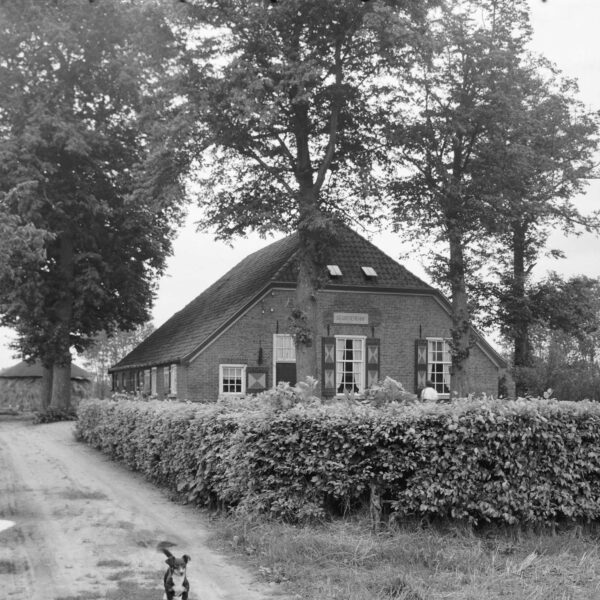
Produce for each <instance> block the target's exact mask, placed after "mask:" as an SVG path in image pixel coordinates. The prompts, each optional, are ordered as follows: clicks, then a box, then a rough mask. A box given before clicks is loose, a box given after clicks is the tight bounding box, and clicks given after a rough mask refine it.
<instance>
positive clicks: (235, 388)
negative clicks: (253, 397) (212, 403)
mask: <svg viewBox="0 0 600 600" xmlns="http://www.w3.org/2000/svg"><path fill="white" fill-rule="evenodd" d="M219 393H220V394H223V395H224V396H241V395H243V394H245V393H246V365H219Z"/></svg>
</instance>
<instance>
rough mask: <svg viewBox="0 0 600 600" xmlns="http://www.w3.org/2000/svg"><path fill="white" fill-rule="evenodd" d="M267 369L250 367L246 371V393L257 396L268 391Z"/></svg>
mask: <svg viewBox="0 0 600 600" xmlns="http://www.w3.org/2000/svg"><path fill="white" fill-rule="evenodd" d="M267 372H268V369H267V368H266V367H248V368H247V369H246V391H247V392H248V393H249V394H257V393H259V392H264V391H265V390H266V389H267Z"/></svg>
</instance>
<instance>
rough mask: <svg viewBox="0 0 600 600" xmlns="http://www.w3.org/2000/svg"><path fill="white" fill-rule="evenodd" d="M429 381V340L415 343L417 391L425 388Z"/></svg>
mask: <svg viewBox="0 0 600 600" xmlns="http://www.w3.org/2000/svg"><path fill="white" fill-rule="evenodd" d="M426 383H427V340H416V343H415V392H418V391H419V390H421V389H423V388H424V387H425V384H426Z"/></svg>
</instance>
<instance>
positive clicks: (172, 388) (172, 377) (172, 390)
mask: <svg viewBox="0 0 600 600" xmlns="http://www.w3.org/2000/svg"><path fill="white" fill-rule="evenodd" d="M169 369H170V374H169V395H170V396H177V365H171V366H170V367H169Z"/></svg>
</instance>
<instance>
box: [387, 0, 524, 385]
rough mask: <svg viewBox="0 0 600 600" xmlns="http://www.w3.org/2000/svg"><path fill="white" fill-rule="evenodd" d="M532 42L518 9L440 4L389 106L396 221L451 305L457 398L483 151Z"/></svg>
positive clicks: (480, 245) (480, 248)
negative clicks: (416, 241) (426, 259)
mask: <svg viewBox="0 0 600 600" xmlns="http://www.w3.org/2000/svg"><path fill="white" fill-rule="evenodd" d="M529 36H530V29H529V25H528V22H527V16H526V9H525V3H524V2H521V1H518V0H517V1H513V0H485V1H483V2H472V1H470V0H460V1H455V2H448V3H446V4H445V5H444V6H443V7H442V8H441V9H440V11H439V13H438V14H437V19H435V20H433V21H432V23H431V31H430V34H429V35H428V36H427V37H426V38H424V40H425V43H424V44H422V45H421V46H420V48H419V51H418V52H417V55H416V63H415V66H414V68H413V70H412V71H411V76H410V79H409V83H410V86H409V89H408V92H406V91H405V92H404V94H405V97H404V98H402V97H400V98H398V97H397V96H396V97H393V98H392V104H391V106H390V109H391V110H394V112H395V116H396V119H397V124H396V126H395V127H394V128H393V129H391V130H390V135H389V143H390V144H391V146H392V148H393V150H394V151H395V152H396V153H397V156H398V163H399V166H400V168H399V169H398V171H399V172H398V173H397V174H396V178H395V180H394V181H393V183H392V185H391V194H392V197H393V206H392V211H393V220H394V222H395V225H396V227H397V228H398V229H400V230H402V231H404V233H405V235H408V236H409V237H412V238H414V236H416V235H418V236H419V238H420V239H421V240H423V241H424V242H425V241H432V242H433V244H434V247H435V248H436V250H435V252H434V260H435V265H434V269H432V272H433V274H434V279H435V280H436V281H437V283H439V284H441V285H442V287H443V288H445V289H449V291H450V296H451V304H452V340H451V354H452V370H451V373H452V375H451V390H452V392H455V393H458V394H459V395H460V396H464V395H466V394H467V393H468V392H469V391H470V382H469V381H468V370H467V364H468V359H469V356H470V348H471V346H472V343H473V338H472V312H473V306H472V303H473V300H474V297H473V295H472V294H471V293H470V285H469V282H471V284H475V283H476V282H477V275H478V272H479V269H480V268H481V266H482V262H481V260H480V259H481V257H482V256H484V255H485V251H486V249H487V248H488V245H487V238H486V236H485V222H486V218H485V215H486V212H487V211H488V210H489V206H490V203H489V198H485V197H482V194H481V187H482V185H483V182H486V181H487V178H488V174H487V173H486V171H485V169H483V168H482V165H481V158H480V150H481V146H482V144H484V143H485V142H486V141H487V139H489V136H490V135H491V134H492V132H493V131H494V130H495V128H496V127H497V126H498V121H499V119H501V118H503V117H502V115H510V110H509V108H508V107H509V106H510V104H511V102H512V95H513V94H514V92H515V90H516V89H517V88H518V85H519V82H517V81H515V79H514V74H515V72H516V69H517V66H518V64H519V61H520V59H521V57H522V55H523V53H524V48H525V45H526V43H527V41H528V39H529ZM494 183H500V182H498V181H496V180H495V181H494ZM496 191H497V190H496ZM411 224H412V226H411ZM471 289H472V288H471Z"/></svg>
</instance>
